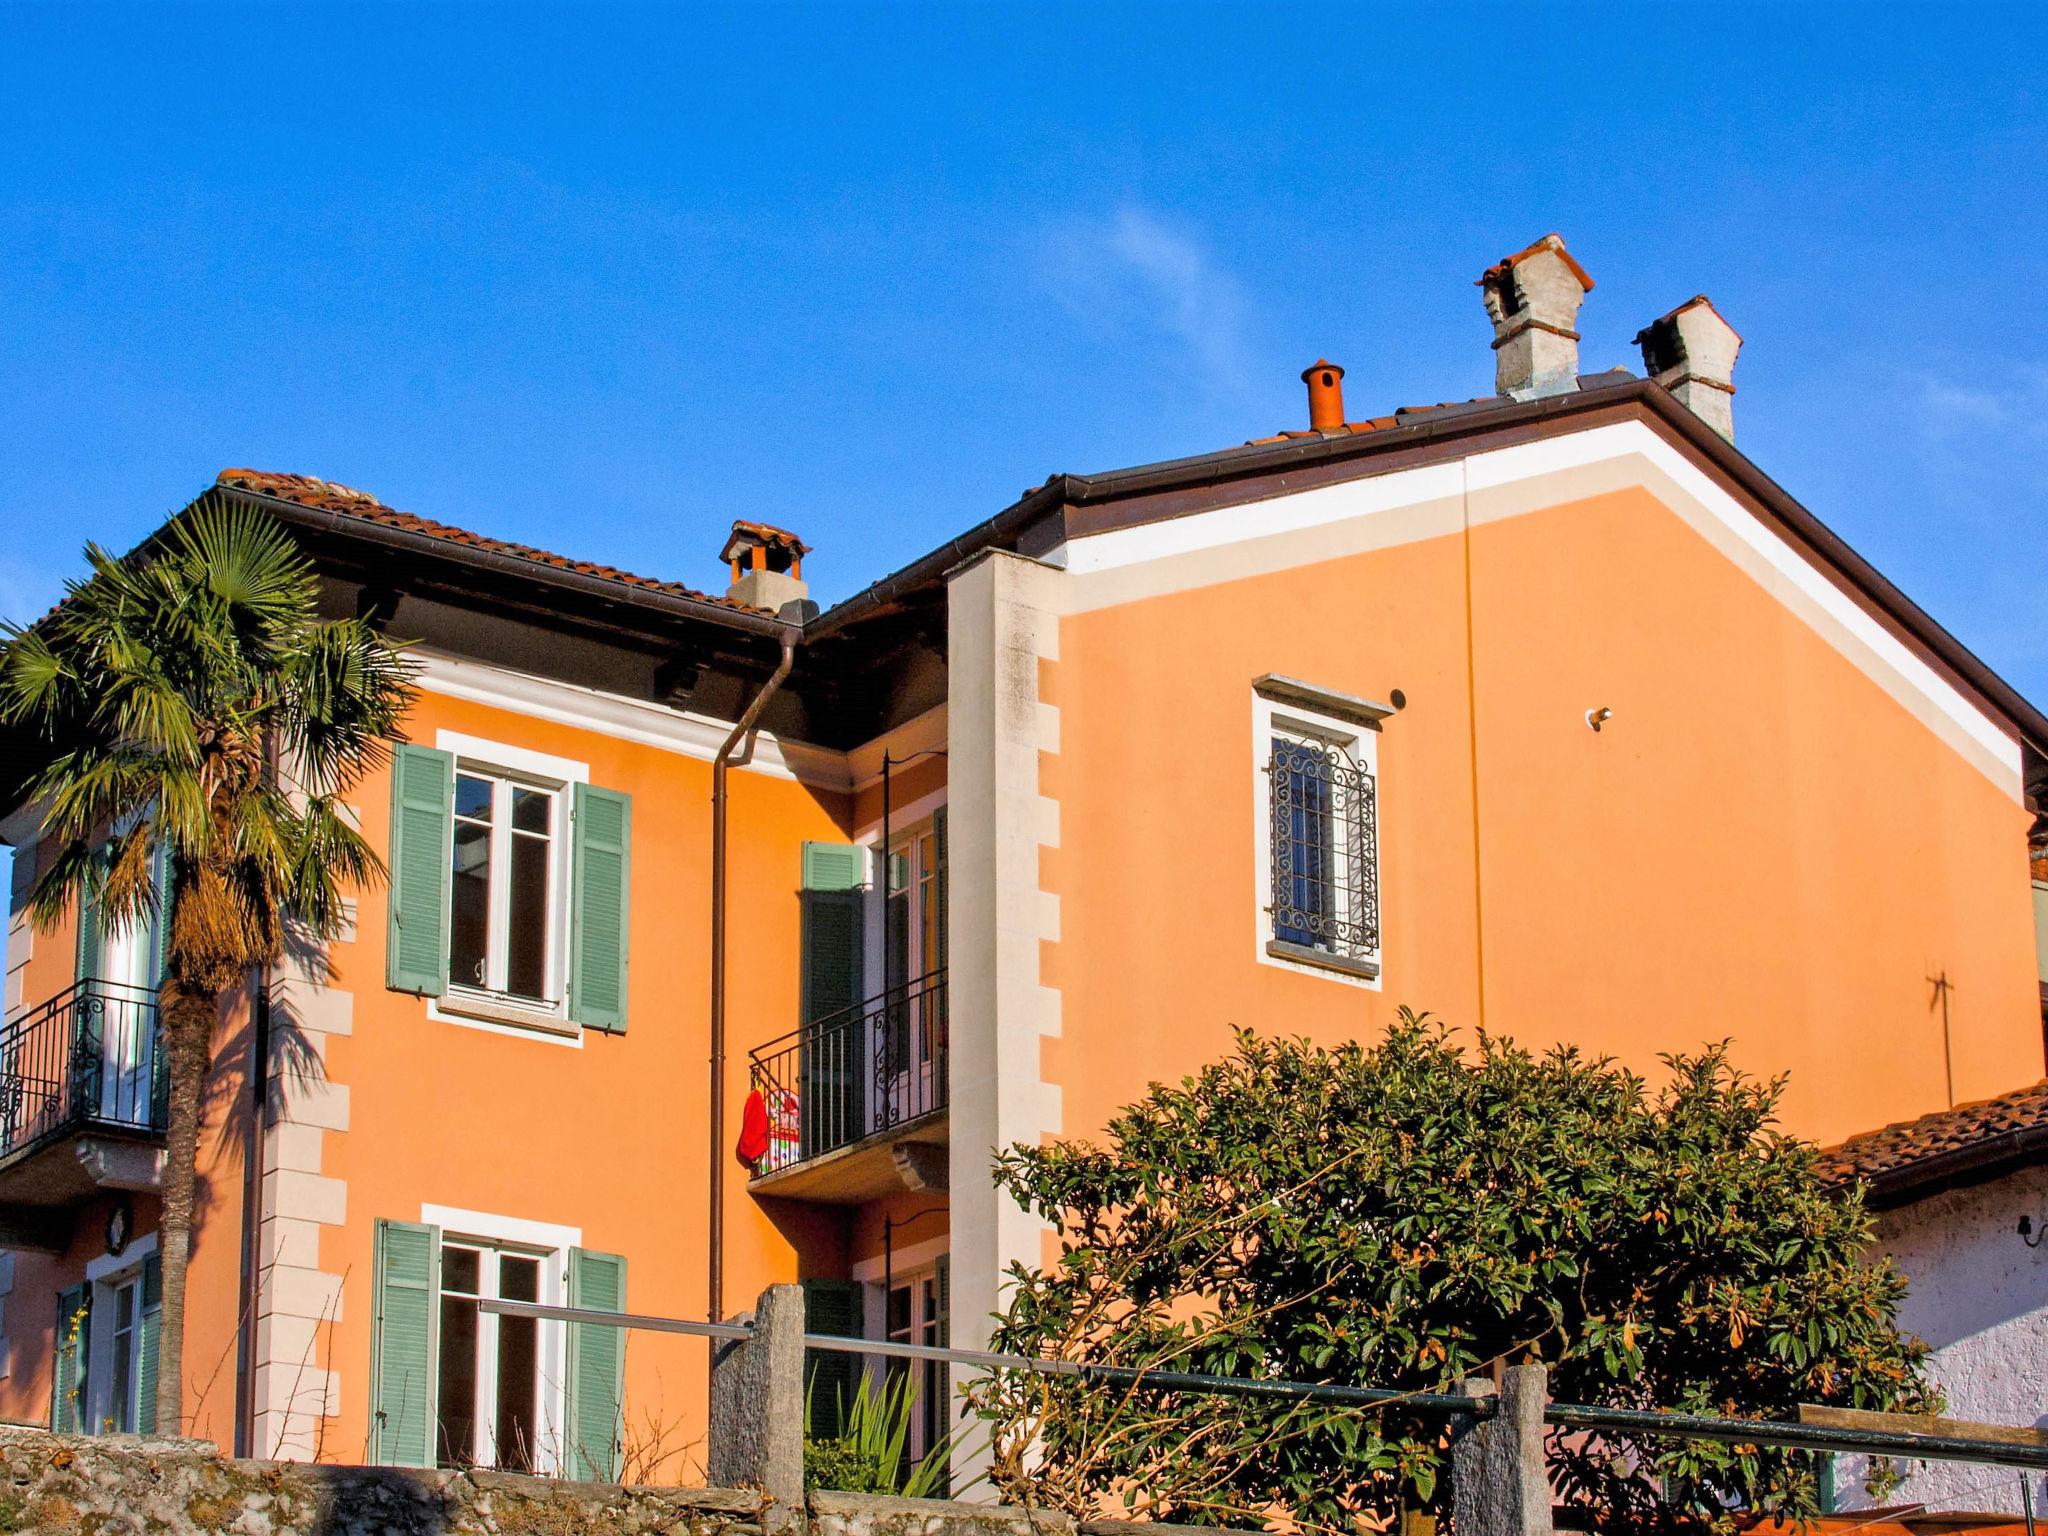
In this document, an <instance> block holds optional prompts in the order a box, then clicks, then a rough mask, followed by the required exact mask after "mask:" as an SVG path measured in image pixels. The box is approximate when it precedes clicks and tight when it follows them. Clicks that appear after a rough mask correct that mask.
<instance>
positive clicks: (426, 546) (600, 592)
mask: <svg viewBox="0 0 2048 1536" xmlns="http://www.w3.org/2000/svg"><path fill="white" fill-rule="evenodd" d="M216 492H217V493H218V494H219V495H222V496H228V497H232V498H234V499H235V500H237V501H241V502H245V503H248V504H249V505H252V506H255V507H259V508H261V509H262V510H263V511H264V512H267V513H269V514H270V515H271V516H273V517H275V518H277V519H278V521H280V522H283V523H287V524H290V525H291V526H293V527H298V528H306V529H310V530H313V531H315V532H318V533H329V534H333V535H335V536H337V537H339V538H343V539H348V540H353V541H356V542H359V543H367V544H374V545H377V546H379V547H381V548H384V549H389V550H393V551H397V552H400V553H404V554H411V555H419V556H422V557H425V558H427V559H431V560H444V561H448V562H450V563H452V564H455V565H459V566H463V567H465V568H467V569H470V570H479V571H490V572H493V573H495V574H498V575H504V576H515V577H518V578H520V579H522V580H526V581H535V582H539V583H541V584H543V585H545V586H551V587H559V588H561V589H562V590H564V591H569V592H576V593H580V594H582V595H584V596H586V597H592V598H598V599H601V600H602V601H605V602H609V603H619V604H623V605H624V606H627V607H631V608H638V609H641V610H644V611H646V612H650V613H658V614H662V615H664V616H665V617H668V618H679V619H694V620H698V621H701V622H706V623H711V624H717V625H720V626H722V627H723V628H726V629H739V630H744V631H746V632H748V633H749V634H756V635H768V636H772V637H774V638H777V639H780V638H781V637H782V636H783V635H785V634H790V633H796V634H798V635H801V633H802V628H801V626H799V625H795V624H789V623H785V622H784V621H783V620H781V619H779V618H777V617H775V615H773V614H771V613H750V612H748V611H747V610H745V609H742V608H734V607H729V606H727V605H725V604H722V603H707V602H699V601H697V600H696V599H693V598H688V597H682V596H679V595H677V594H675V593H672V592H656V591H650V590H649V589H647V588H645V587H639V586H634V585H632V584H631V583H628V582H622V581H612V580H609V579H607V578H606V577H603V576H592V575H589V574H588V573H586V572H583V571H574V570H565V569H562V568H561V567H558V566H553V565H548V564H546V563H545V562H542V561H538V560H525V559H521V558H520V557H519V556H517V555H509V554H506V553H504V552H502V551H500V550H494V549H477V548H474V547H472V546H470V545H467V544H461V543H457V542H455V541H453V540H450V539H443V538H437V537H436V536H434V535H433V534H429V533H418V532H415V531H413V530H412V529H408V528H393V527H390V526H388V525H387V524H383V523H375V522H371V521H368V520H367V519H364V518H360V517H350V516H349V515H347V514H346V513H342V512H336V511H333V510H331V509H329V508H326V507H309V506H304V505H302V504H301V503H299V502H295V501H287V500H285V499H284V498H282V497H278V496H270V495H266V494H264V493H263V492H261V491H250V490H244V489H242V488H240V487H238V486H226V485H223V486H219V487H216Z"/></svg>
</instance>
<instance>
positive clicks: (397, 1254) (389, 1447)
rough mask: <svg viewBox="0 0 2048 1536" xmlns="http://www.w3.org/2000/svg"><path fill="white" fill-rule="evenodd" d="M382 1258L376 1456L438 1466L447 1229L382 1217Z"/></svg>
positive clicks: (375, 1352) (373, 1372)
mask: <svg viewBox="0 0 2048 1536" xmlns="http://www.w3.org/2000/svg"><path fill="white" fill-rule="evenodd" d="M375 1264H376V1275H377V1280H376V1318H375V1321H374V1322H373V1324H372V1326H371V1338H370V1460H371V1461H372V1462H375V1463H376V1464H378V1465H379V1466H386V1467H431V1466H432V1465H433V1464H434V1424H435V1418H436V1414H437V1410H438V1407H439V1404H438V1402H437V1393H436V1381H437V1376H438V1365H439V1362H438V1360H437V1358H436V1349H437V1338H438V1334H439V1329H438V1327H437V1323H438V1321H439V1312H440V1290H441V1232H440V1229H439V1228H438V1227H426V1226H419V1225H417V1224H415V1223H413V1222H407V1221H380V1222H378V1223H377V1237H376V1258H375Z"/></svg>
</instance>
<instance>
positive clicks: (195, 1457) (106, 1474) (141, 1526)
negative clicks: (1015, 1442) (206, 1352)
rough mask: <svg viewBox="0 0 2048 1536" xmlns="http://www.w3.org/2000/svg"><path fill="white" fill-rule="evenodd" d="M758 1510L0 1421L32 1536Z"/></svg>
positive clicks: (610, 1534) (468, 1534) (406, 1528)
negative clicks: (280, 1458)
mask: <svg viewBox="0 0 2048 1536" xmlns="http://www.w3.org/2000/svg"><path fill="white" fill-rule="evenodd" d="M760 1512H761V1499H760V1496H759V1495H758V1494H754V1493H749V1492H745V1491H741V1490H736V1489H724V1488H619V1487H615V1486H611V1485H608V1484H601V1483H570V1482H556V1481H552V1480H549V1479H546V1478H537V1477H517V1476H513V1475H511V1474H508V1473H502V1472H473V1473H462V1472H414V1471H406V1470H401V1469H398V1468H392V1467H333V1466H312V1465H306V1464H303V1463H291V1462H260V1461H231V1460H228V1459H226V1458H224V1457H222V1456H221V1455H220V1454H219V1452H218V1451H217V1450H215V1448H214V1447H213V1446H211V1445H208V1444H206V1443H205V1442H203V1441H196V1440H135V1439H129V1438H118V1439H117V1438H107V1439H78V1438H72V1437H69V1436H58V1435H50V1434H44V1433H42V1432H41V1431H38V1430H0V1532H24V1533H25V1532H34V1533H36V1536H44V1533H50V1536H73V1533H76V1536H145V1533H146V1536H653V1533H655V1532H660V1533H662V1536H761V1525H760Z"/></svg>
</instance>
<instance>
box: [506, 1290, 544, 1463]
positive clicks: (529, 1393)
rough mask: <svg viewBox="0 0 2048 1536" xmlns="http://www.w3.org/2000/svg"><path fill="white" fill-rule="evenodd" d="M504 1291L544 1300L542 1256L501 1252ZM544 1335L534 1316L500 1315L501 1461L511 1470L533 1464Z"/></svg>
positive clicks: (525, 1298) (510, 1298) (512, 1298)
mask: <svg viewBox="0 0 2048 1536" xmlns="http://www.w3.org/2000/svg"><path fill="white" fill-rule="evenodd" d="M498 1295H499V1296H500V1297H501V1298H503V1299H504V1300H506V1301H538V1300H540V1260H538V1259H527V1258H519V1257H516V1256H514V1255H511V1254H503V1255H500V1257H499V1259H498ZM539 1337H540V1325H539V1324H538V1323H537V1322H536V1321H535V1320H534V1319H532V1318H530V1317H501V1318H499V1319H498V1403H497V1407H498V1436H497V1439H498V1465H499V1466H500V1467H501V1468H503V1469H504V1470H505V1471H507V1472H531V1471H532V1470H533V1452H534V1442H535V1440H536V1438H537V1436H538V1428H537V1425H536V1422H535V1418H534V1403H535V1400H536V1398H537V1396H538V1393H537V1391H536V1388H537V1386H538V1384H539V1376H538V1372H539V1360H540V1348H539Z"/></svg>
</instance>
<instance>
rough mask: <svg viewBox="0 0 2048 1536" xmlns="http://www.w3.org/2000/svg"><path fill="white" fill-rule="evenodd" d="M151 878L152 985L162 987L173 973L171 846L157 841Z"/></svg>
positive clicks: (160, 839) (160, 840)
mask: <svg viewBox="0 0 2048 1536" xmlns="http://www.w3.org/2000/svg"><path fill="white" fill-rule="evenodd" d="M150 862H151V868H150V878H151V880H152V881H154V882H155V884H156V932H155V934H154V936H153V937H154V941H155V953H154V954H153V955H152V956H151V957H150V985H151V986H153V987H161V986H162V985H163V984H164V979H165V978H166V977H167V976H169V975H170V973H171V845H170V844H169V843H167V842H165V841H164V840H163V839H162V838H158V839H157V844H156V849H155V851H154V853H153V854H152V856H151V861H150Z"/></svg>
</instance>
